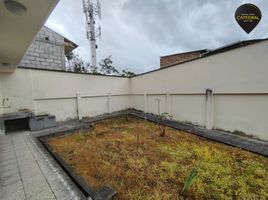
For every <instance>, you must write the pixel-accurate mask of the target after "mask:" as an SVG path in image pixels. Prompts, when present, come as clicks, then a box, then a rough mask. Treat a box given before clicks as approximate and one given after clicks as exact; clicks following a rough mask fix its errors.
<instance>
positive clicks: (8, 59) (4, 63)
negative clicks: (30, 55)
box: [0, 0, 59, 72]
mask: <svg viewBox="0 0 268 200" xmlns="http://www.w3.org/2000/svg"><path fill="white" fill-rule="evenodd" d="M6 1H13V0H3V1H1V2H0V27H1V28H0V72H13V71H14V70H15V69H16V68H17V65H18V64H19V63H20V61H21V59H22V58H23V56H24V54H25V53H26V51H27V49H28V47H29V46H30V44H31V42H32V41H33V40H34V38H35V36H36V35H37V33H38V32H39V30H40V29H41V27H42V26H43V25H44V23H45V21H46V20H47V18H48V16H49V15H50V13H51V12H52V10H53V9H54V7H55V6H56V4H57V3H58V1H59V0H45V1H44V0H16V1H15V3H18V4H21V5H23V6H24V7H25V8H26V10H25V11H23V10H24V8H23V7H22V10H20V8H18V9H19V12H17V13H16V8H14V9H13V10H15V12H12V9H11V11H10V9H8V8H7V6H6V5H5V2H6ZM13 2H14V1H13ZM21 11H23V12H21Z"/></svg>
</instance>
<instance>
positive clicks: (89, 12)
mask: <svg viewBox="0 0 268 200" xmlns="http://www.w3.org/2000/svg"><path fill="white" fill-rule="evenodd" d="M83 11H84V13H85V15H86V23H87V24H86V31H87V39H88V40H89V42H90V47H91V66H92V67H96V66H97V53H96V49H97V47H98V46H97V44H96V38H97V37H100V36H101V27H100V26H99V27H96V15H97V16H98V17H99V19H101V4H100V1H99V0H97V1H96V2H94V0H83Z"/></svg>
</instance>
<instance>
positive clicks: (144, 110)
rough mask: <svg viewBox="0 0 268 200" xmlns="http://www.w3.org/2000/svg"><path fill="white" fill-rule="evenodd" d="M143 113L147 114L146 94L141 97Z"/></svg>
mask: <svg viewBox="0 0 268 200" xmlns="http://www.w3.org/2000/svg"><path fill="white" fill-rule="evenodd" d="M143 112H144V113H147V94H144V95H143Z"/></svg>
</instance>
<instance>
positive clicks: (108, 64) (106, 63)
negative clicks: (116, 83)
mask: <svg viewBox="0 0 268 200" xmlns="http://www.w3.org/2000/svg"><path fill="white" fill-rule="evenodd" d="M111 57H112V56H109V57H107V58H104V59H103V60H101V62H100V63H99V65H100V72H101V73H102V74H105V75H118V74H119V71H118V70H117V69H116V68H115V67H114V66H113V61H112V59H111Z"/></svg>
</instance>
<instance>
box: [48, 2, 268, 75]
mask: <svg viewBox="0 0 268 200" xmlns="http://www.w3.org/2000/svg"><path fill="white" fill-rule="evenodd" d="M101 2H102V16H103V17H102V19H101V25H102V39H101V40H100V41H98V45H99V49H98V58H99V60H100V59H101V58H104V57H107V56H109V55H112V56H113V60H114V63H115V65H117V66H118V68H120V69H124V68H129V69H131V70H134V71H136V72H144V71H147V70H152V69H155V68H158V67H159V57H160V56H161V55H167V54H171V53H177V52H183V51H191V50H197V49H203V48H217V47H219V46H222V45H225V44H228V43H232V42H235V41H238V40H246V39H254V38H266V37H268V34H267V33H268V32H267V30H268V24H267V23H266V22H267V21H268V15H267V13H268V1H267V0H248V1H246V0H236V1H234V0H221V1H215V0H101ZM249 2H252V3H253V4H255V5H257V6H258V7H259V8H260V9H261V10H262V13H263V18H262V21H261V22H260V24H259V25H258V26H257V27H256V29H255V30H254V31H253V32H252V33H251V34H250V35H247V34H246V33H245V32H243V30H242V29H241V28H240V27H239V26H238V24H237V23H236V22H235V19H234V13H235V10H236V8H237V7H238V6H239V5H241V4H243V3H249ZM47 25H48V26H50V27H51V28H53V29H54V30H56V31H58V32H60V33H62V34H63V35H65V36H66V37H68V38H69V39H71V40H73V41H74V42H76V43H77V44H79V49H78V51H79V53H80V54H81V55H82V56H83V57H84V58H85V59H86V60H89V58H90V48H89V43H88V41H87V40H86V37H85V19H84V15H83V12H82V3H81V1H73V0H62V1H61V2H60V3H59V5H58V6H57V8H56V9H55V11H54V12H53V14H52V16H51V17H50V18H49V20H48V22H47Z"/></svg>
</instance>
